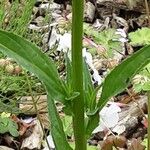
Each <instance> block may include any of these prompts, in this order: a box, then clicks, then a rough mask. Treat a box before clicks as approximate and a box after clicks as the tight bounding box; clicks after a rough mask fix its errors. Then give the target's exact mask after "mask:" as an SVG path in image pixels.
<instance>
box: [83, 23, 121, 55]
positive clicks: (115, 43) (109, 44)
mask: <svg viewBox="0 0 150 150" xmlns="http://www.w3.org/2000/svg"><path fill="white" fill-rule="evenodd" d="M84 33H85V34H86V35H87V36H89V37H91V38H92V39H93V40H94V42H95V43H96V44H100V45H102V46H103V47H104V48H105V52H104V53H103V55H104V56H105V57H106V58H112V57H113V56H114V52H115V51H119V52H122V43H121V42H120V41H119V38H121V35H119V34H115V33H116V30H115V29H112V28H109V29H106V30H103V31H97V30H96V29H94V28H93V27H92V26H90V25H88V24H84ZM89 50H90V51H92V52H93V51H96V48H90V49H89Z"/></svg>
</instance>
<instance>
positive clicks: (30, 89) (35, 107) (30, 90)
mask: <svg viewBox="0 0 150 150" xmlns="http://www.w3.org/2000/svg"><path fill="white" fill-rule="evenodd" d="M25 77H26V79H27V84H28V87H29V92H30V94H31V97H32V102H33V107H34V109H35V112H36V114H37V119H38V120H39V123H40V126H41V129H42V131H43V134H44V137H45V140H46V143H47V146H48V149H49V150H50V149H51V148H50V145H49V143H48V140H47V137H46V133H45V131H44V127H43V124H42V121H41V118H40V115H39V111H38V108H37V105H36V103H37V101H36V100H35V99H34V96H33V92H32V88H31V84H30V81H29V78H28V75H27V73H26V72H25Z"/></svg>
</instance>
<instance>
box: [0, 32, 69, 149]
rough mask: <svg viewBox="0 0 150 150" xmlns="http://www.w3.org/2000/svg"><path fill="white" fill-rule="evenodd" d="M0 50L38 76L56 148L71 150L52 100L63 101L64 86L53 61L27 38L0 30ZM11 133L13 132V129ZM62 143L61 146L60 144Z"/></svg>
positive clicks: (65, 93)
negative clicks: (46, 94)
mask: <svg viewBox="0 0 150 150" xmlns="http://www.w3.org/2000/svg"><path fill="white" fill-rule="evenodd" d="M0 51H2V52H3V53H5V54H7V55H8V56H9V57H12V58H14V59H15V60H16V61H17V62H18V63H19V64H21V65H22V66H23V67H25V68H26V69H27V70H29V71H31V72H32V73H34V74H35V75H37V76H38V77H39V79H40V80H41V81H43V83H44V84H45V86H46V89H47V92H48V112H49V117H50V121H51V129H52V131H51V132H52V136H53V139H54V143H55V146H56V149H57V150H71V148H70V146H69V144H68V142H67V140H66V137H65V133H64V131H63V125H62V122H61V120H60V118H59V115H58V112H57V110H56V106H55V104H54V100H60V101H61V102H65V98H67V92H66V88H65V86H64V84H63V82H62V81H61V80H60V78H59V76H58V73H57V69H56V67H55V66H54V64H53V62H52V61H51V60H50V58H48V57H47V56H46V55H44V54H43V53H42V52H41V51H40V49H38V48H37V47H36V46H35V45H33V44H32V43H30V42H28V41H27V40H25V39H23V38H21V37H19V36H17V35H14V34H12V33H8V32H5V31H1V30H0ZM13 133H15V132H14V131H13ZM62 145H63V146H62Z"/></svg>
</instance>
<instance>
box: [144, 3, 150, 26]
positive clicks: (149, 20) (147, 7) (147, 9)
mask: <svg viewBox="0 0 150 150" xmlns="http://www.w3.org/2000/svg"><path fill="white" fill-rule="evenodd" d="M145 8H146V13H147V17H148V24H149V26H150V16H149V6H148V2H147V0H145Z"/></svg>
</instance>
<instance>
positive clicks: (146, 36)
mask: <svg viewBox="0 0 150 150" xmlns="http://www.w3.org/2000/svg"><path fill="white" fill-rule="evenodd" d="M129 39H130V40H131V42H130V44H131V45H132V46H143V45H147V44H150V28H147V27H143V28H141V29H138V30H136V31H135V32H131V33H129Z"/></svg>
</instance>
